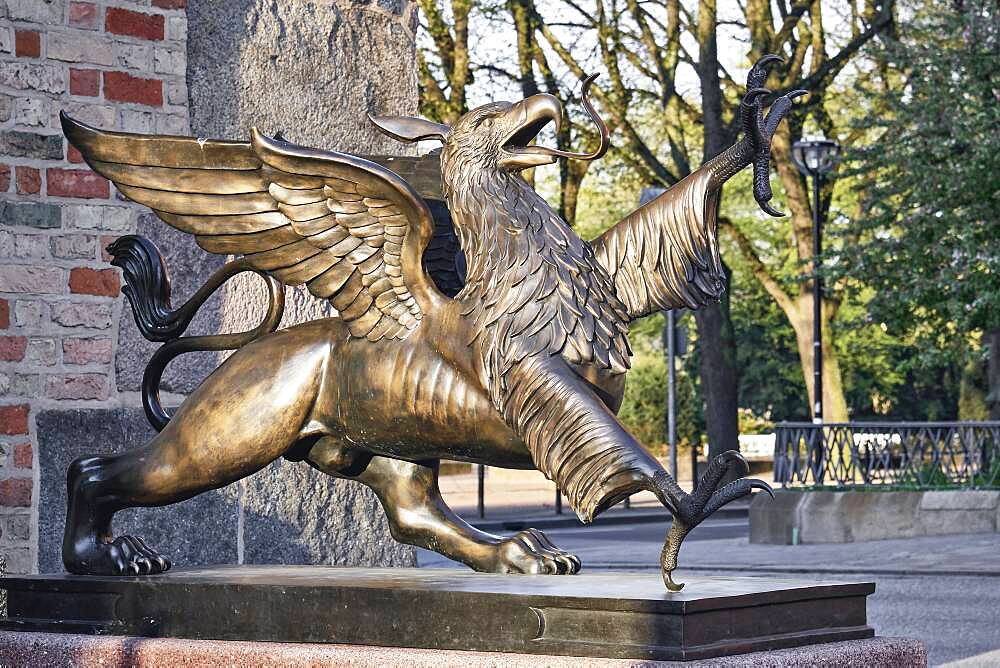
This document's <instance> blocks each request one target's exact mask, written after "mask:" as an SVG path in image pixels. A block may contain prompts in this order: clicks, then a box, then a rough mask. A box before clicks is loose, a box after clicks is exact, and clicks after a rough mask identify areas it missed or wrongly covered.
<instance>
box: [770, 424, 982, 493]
mask: <svg viewBox="0 0 1000 668" xmlns="http://www.w3.org/2000/svg"><path fill="white" fill-rule="evenodd" d="M774 479H775V481H776V482H779V483H781V484H782V486H784V487H789V486H810V487H867V486H875V487H894V488H899V489H937V488H954V487H960V488H967V489H985V488H994V489H996V488H1000V422H841V423H827V424H819V425H817V424H812V423H806V422H802V423H799V422H786V423H781V424H779V425H777V428H776V430H775V443H774Z"/></svg>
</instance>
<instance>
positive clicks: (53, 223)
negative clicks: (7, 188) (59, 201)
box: [0, 202, 62, 229]
mask: <svg viewBox="0 0 1000 668" xmlns="http://www.w3.org/2000/svg"><path fill="white" fill-rule="evenodd" d="M61 220H62V212H61V211H60V209H59V207H58V206H56V205H55V204H45V203H43V202H0V225H22V226H24V227H37V228H40V229H52V228H56V227H59V225H60V223H61Z"/></svg>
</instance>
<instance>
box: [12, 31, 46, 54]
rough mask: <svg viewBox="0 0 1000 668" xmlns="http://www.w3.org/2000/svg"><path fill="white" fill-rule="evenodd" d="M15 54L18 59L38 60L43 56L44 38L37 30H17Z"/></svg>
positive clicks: (15, 34)
mask: <svg viewBox="0 0 1000 668" xmlns="http://www.w3.org/2000/svg"><path fill="white" fill-rule="evenodd" d="M14 52H15V55H17V57H18V58H38V57H39V56H41V55H42V37H41V35H39V34H38V31H37V30H15V31H14Z"/></svg>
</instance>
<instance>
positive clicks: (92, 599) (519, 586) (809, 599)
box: [0, 566, 875, 660]
mask: <svg viewBox="0 0 1000 668" xmlns="http://www.w3.org/2000/svg"><path fill="white" fill-rule="evenodd" d="M687 582H688V583H687V587H686V588H685V589H684V590H683V591H682V592H677V593H669V592H667V591H666V590H665V589H664V587H663V583H662V581H661V580H660V577H659V575H645V574H632V573H600V574H582V575H577V576H572V577H560V576H544V575H540V576H510V575H490V574H482V573H463V572H456V571H454V570H433V569H408V568H400V569H357V568H338V567H308V566H296V567H290V566H275V567H264V566H258V567H246V566H243V567H217V568H205V569H189V570H178V571H173V572H170V573H167V574H165V575H162V576H155V577H146V578H139V577H129V578H112V577H81V576H70V575H34V576H15V577H7V578H3V579H0V587H2V588H4V589H6V590H7V591H8V617H7V619H5V620H3V621H2V623H0V628H2V629H6V630H23V631H40V632H68V633H84V634H94V635H120V636H140V637H170V638H186V639H193V640H236V641H268V642H298V643H339V644H350V645H368V646H383V647H386V646H388V647H411V648H423V649H443V650H473V651H488V652H514V653H521V654H538V655H562V656H588V657H606V658H630V659H643V660H690V659H699V658H710V657H717V656H725V655H733V654H741V653H745V652H754V651H762V650H770V649H778V648H786V647H798V646H802V645H808V644H813V643H824V642H834V641H843V640H852V639H860V638H870V637H872V636H873V635H874V631H873V629H872V628H871V627H869V626H868V625H867V617H866V606H865V599H866V597H867V596H868V595H869V594H871V593H872V592H873V591H874V590H875V585H874V584H872V583H856V584H832V583H814V582H809V583H803V582H801V581H795V580H787V579H772V578H767V579H764V578H725V577H696V576H692V577H690V578H688V579H687Z"/></svg>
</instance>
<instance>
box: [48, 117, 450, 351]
mask: <svg viewBox="0 0 1000 668" xmlns="http://www.w3.org/2000/svg"><path fill="white" fill-rule="evenodd" d="M62 123H63V131H64V132H65V134H66V136H67V138H68V139H69V141H70V143H72V144H73V145H74V146H75V147H76V148H77V149H79V151H80V152H81V153H82V154H83V157H84V158H85V159H86V161H87V163H88V164H89V165H90V166H91V167H92V168H93V169H94V171H96V172H97V173H99V174H101V175H102V176H105V177H106V178H108V179H110V180H111V181H113V182H114V184H115V185H116V186H117V187H118V189H119V190H120V191H121V192H122V193H123V194H124V195H125V196H127V197H128V198H129V199H131V200H134V201H136V202H138V203H140V204H144V205H146V206H148V207H149V208H151V209H152V210H153V211H154V212H155V213H156V215H158V216H159V217H160V218H161V219H162V220H163V221H164V222H166V223H167V224H169V225H171V226H172V227H175V228H177V229H179V230H181V231H183V232H188V233H190V234H193V235H195V239H196V240H197V243H198V245H199V246H201V247H202V248H204V249H205V250H207V251H209V252H211V253H219V254H236V255H243V256H245V257H246V259H247V260H249V262H250V263H251V264H252V266H253V267H255V268H257V269H260V270H263V271H267V272H269V273H270V274H271V275H272V276H274V277H275V278H277V279H278V280H279V281H281V282H282V283H285V284H287V285H301V284H305V285H306V286H307V287H308V289H309V291H310V292H311V293H312V294H314V295H316V296H317V297H321V298H324V299H329V300H330V301H331V302H332V304H333V306H334V307H335V308H336V309H337V311H338V312H339V313H340V318H341V319H343V320H344V321H345V322H346V323H347V325H348V328H349V330H350V332H351V334H352V335H353V336H357V337H367V338H368V339H369V340H372V341H375V340H378V339H381V338H405V337H406V336H407V335H408V334H409V333H410V332H412V331H413V330H414V329H415V328H416V327H417V325H418V324H419V322H420V319H421V317H422V315H423V313H426V312H428V311H429V310H430V309H432V308H434V307H435V305H436V304H437V303H438V300H439V299H441V296H440V293H439V292H438V291H437V289H436V288H435V287H434V286H433V284H432V283H431V282H430V281H429V279H428V277H427V275H426V274H425V272H424V269H423V266H422V262H421V258H422V255H423V251H424V248H425V247H426V246H427V242H428V240H429V239H430V238H431V235H432V234H433V230H434V224H433V222H432V220H431V214H430V211H429V210H428V209H427V206H426V204H425V203H424V201H423V200H422V199H421V198H420V196H419V195H418V194H417V193H416V192H415V191H414V190H413V188H411V187H410V186H409V185H408V184H407V183H406V181H404V180H403V179H402V178H401V177H399V176H398V175H397V174H395V173H393V172H392V171H390V170H388V169H386V168H384V167H382V166H380V165H377V164H375V163H373V162H369V161H367V160H364V159H362V158H358V157H356V156H352V155H346V154H343V153H336V152H333V151H321V150H316V149H310V148H304V147H301V146H295V145H293V144H289V143H286V142H283V141H278V140H274V139H269V138H267V137H264V136H263V135H261V134H260V133H258V132H257V131H256V129H255V130H253V131H252V139H251V142H250V143H240V142H230V141H218V140H204V139H195V138H191V137H168V136H149V135H134V134H126V133H118V132H103V131H100V130H96V129H94V128H91V127H88V126H86V125H84V124H82V123H79V122H77V121H74V120H73V119H71V118H69V117H67V116H65V115H63V116H62Z"/></svg>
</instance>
